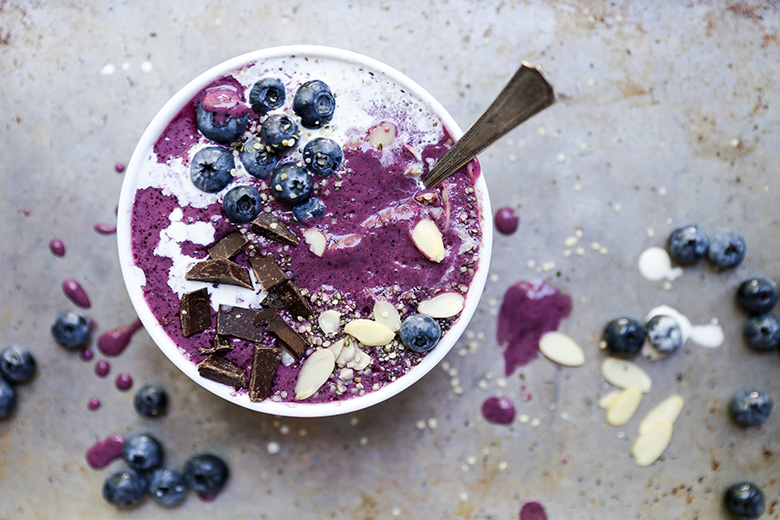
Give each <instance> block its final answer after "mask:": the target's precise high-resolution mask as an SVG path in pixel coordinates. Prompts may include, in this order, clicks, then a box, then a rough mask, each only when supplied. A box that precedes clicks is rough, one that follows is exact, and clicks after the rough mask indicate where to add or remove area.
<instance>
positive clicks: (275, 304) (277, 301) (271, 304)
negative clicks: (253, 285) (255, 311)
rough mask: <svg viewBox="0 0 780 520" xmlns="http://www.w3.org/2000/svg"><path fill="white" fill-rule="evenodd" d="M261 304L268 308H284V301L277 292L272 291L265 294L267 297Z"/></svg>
mask: <svg viewBox="0 0 780 520" xmlns="http://www.w3.org/2000/svg"><path fill="white" fill-rule="evenodd" d="M260 305H262V306H263V307H266V308H268V309H276V310H279V311H281V310H282V309H284V302H283V301H282V299H281V298H280V297H279V295H278V294H277V293H275V292H270V293H268V294H267V295H266V296H265V299H264V300H263V301H262V302H260Z"/></svg>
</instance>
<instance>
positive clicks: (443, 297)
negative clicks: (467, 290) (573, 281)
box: [417, 292, 466, 318]
mask: <svg viewBox="0 0 780 520" xmlns="http://www.w3.org/2000/svg"><path fill="white" fill-rule="evenodd" d="M465 303H466V299H465V298H464V297H463V295H462V294H460V293H455V292H446V293H441V294H437V295H436V296H434V297H433V298H429V299H427V300H425V301H422V302H420V305H418V306H417V312H419V313H421V314H425V315H426V316H430V317H431V318H451V317H452V316H455V315H456V314H458V313H460V311H462V310H463V305H464V304H465Z"/></svg>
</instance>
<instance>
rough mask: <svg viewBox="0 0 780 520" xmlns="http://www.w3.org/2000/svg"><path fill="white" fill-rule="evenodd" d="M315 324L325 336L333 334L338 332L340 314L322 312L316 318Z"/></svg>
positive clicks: (329, 311)
mask: <svg viewBox="0 0 780 520" xmlns="http://www.w3.org/2000/svg"><path fill="white" fill-rule="evenodd" d="M317 323H318V324H319V326H320V328H321V329H322V332H324V333H325V334H333V333H334V332H336V331H337V330H339V326H340V325H341V313H340V312H339V311H336V310H333V309H329V310H327V311H324V312H322V313H320V315H319V317H318V318H317Z"/></svg>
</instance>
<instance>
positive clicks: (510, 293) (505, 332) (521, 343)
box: [496, 281, 572, 375]
mask: <svg viewBox="0 0 780 520" xmlns="http://www.w3.org/2000/svg"><path fill="white" fill-rule="evenodd" d="M571 305H572V304H571V296H569V295H567V294H563V293H561V292H559V291H558V290H557V289H556V288H555V287H553V286H551V285H549V284H548V283H547V282H544V281H534V282H526V281H522V282H518V283H516V284H515V285H513V286H512V287H510V288H509V289H508V290H507V291H506V293H505V294H504V300H503V301H502V302H501V310H500V311H499V314H498V332H497V334H496V337H497V340H498V343H499V345H506V349H505V350H504V361H505V362H506V368H505V372H506V375H509V374H511V373H512V372H514V371H515V369H516V368H517V367H519V366H523V365H526V364H528V363H530V362H531V361H533V360H534V359H536V357H537V356H538V355H539V339H540V338H541V337H542V335H543V334H544V333H546V332H551V331H554V330H556V329H557V328H558V325H559V324H560V323H561V320H563V318H566V317H567V316H569V314H571Z"/></svg>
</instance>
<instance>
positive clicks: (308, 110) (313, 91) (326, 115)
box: [293, 79, 336, 128]
mask: <svg viewBox="0 0 780 520" xmlns="http://www.w3.org/2000/svg"><path fill="white" fill-rule="evenodd" d="M335 109H336V98H334V97H333V94H332V93H331V91H330V87H328V85H327V84H325V82H323V81H320V80H318V79H313V80H311V81H307V82H306V83H304V84H303V85H301V86H300V87H298V90H297V91H296V92H295V97H294V98H293V110H295V113H296V114H298V117H300V118H301V124H302V125H303V126H305V127H306V128H319V127H321V126H322V125H324V124H325V123H327V122H328V121H330V120H331V119H332V118H333V111H334V110H335Z"/></svg>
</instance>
